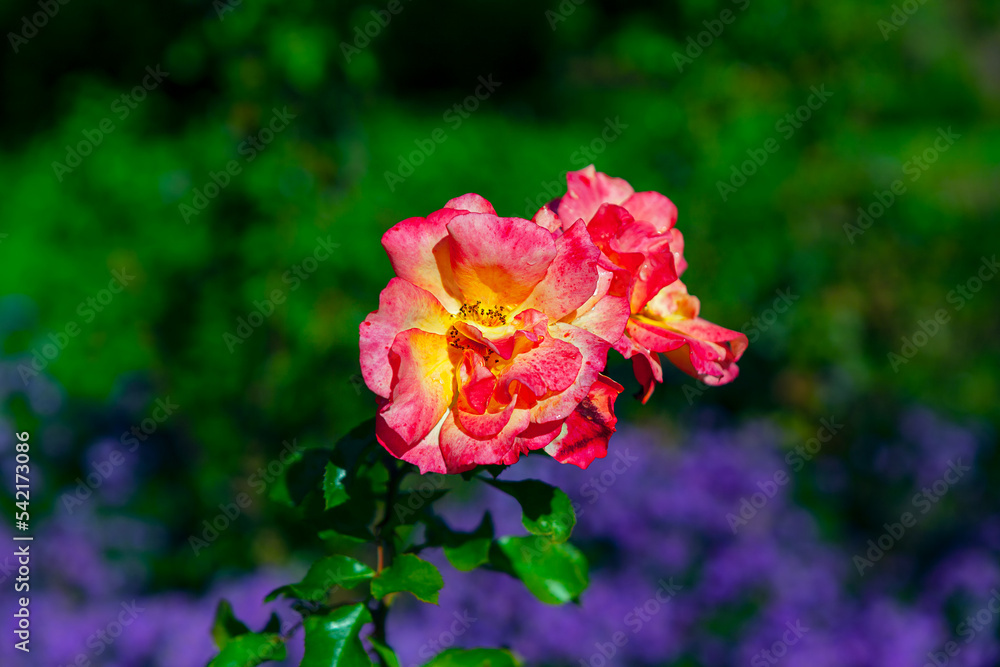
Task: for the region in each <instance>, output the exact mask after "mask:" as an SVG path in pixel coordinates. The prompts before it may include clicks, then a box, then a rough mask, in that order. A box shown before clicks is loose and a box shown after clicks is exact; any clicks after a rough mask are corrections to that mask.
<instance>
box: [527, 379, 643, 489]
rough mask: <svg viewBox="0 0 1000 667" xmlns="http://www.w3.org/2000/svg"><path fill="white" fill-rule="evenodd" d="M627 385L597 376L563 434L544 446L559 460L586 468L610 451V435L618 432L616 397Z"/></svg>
mask: <svg viewBox="0 0 1000 667" xmlns="http://www.w3.org/2000/svg"><path fill="white" fill-rule="evenodd" d="M623 389H624V387H622V386H621V385H620V384H618V383H617V382H615V381H614V380H612V379H611V378H609V377H606V376H604V375H600V376H598V379H597V381H596V382H594V384H593V386H591V388H590V391H589V392H588V393H587V396H586V398H584V399H583V401H581V402H580V405H579V406H578V407H577V408H576V410H574V411H573V414H571V415H570V416H569V417H567V419H566V426H565V427H564V429H563V435H561V436H560V437H559V438H557V439H555V440H554V441H552V443H551V444H549V445H547V446H546V447H545V451H546V452H547V453H548V454H549V455H550V456H552V458H554V459H555V460H557V461H559V462H560V463H572V464H573V465H575V466H579V467H580V468H584V469H586V468H587V466H589V465H590V464H591V463H592V462H593V461H594V459H601V458H604V457H605V456H607V455H608V439H609V438H610V437H611V434H612V433H614V432H615V425H616V424H617V423H618V418H617V417H615V412H614V406H615V399H616V398H617V397H618V394H620V393H621V392H622V390H623Z"/></svg>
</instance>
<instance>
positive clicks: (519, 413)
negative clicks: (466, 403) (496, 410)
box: [441, 408, 530, 473]
mask: <svg viewBox="0 0 1000 667" xmlns="http://www.w3.org/2000/svg"><path fill="white" fill-rule="evenodd" d="M529 419H530V417H529V415H528V411H527V410H520V409H516V408H515V409H513V410H511V413H510V419H509V421H508V422H507V424H506V426H504V428H503V430H502V431H500V432H499V433H497V434H495V435H492V436H488V437H486V438H476V437H474V436H473V435H471V434H470V433H468V432H467V431H465V430H463V429H462V427H461V426H460V425H459V423H458V422H457V421H456V419H455V416H454V414H452V413H449V414H448V416H447V417H446V418H445V420H444V424H443V425H442V427H441V453H442V455H443V456H444V462H445V466H446V468H447V470H448V472H449V473H456V472H464V471H466V470H471V469H472V468H475V467H476V466H477V465H491V464H496V463H501V464H504V465H510V464H512V463H516V462H517V459H518V458H519V457H520V455H521V453H522V452H521V450H520V449H518V447H517V446H516V442H515V440H516V437H517V436H518V435H519V434H520V433H521V432H522V431H524V429H525V428H527V426H528V424H529Z"/></svg>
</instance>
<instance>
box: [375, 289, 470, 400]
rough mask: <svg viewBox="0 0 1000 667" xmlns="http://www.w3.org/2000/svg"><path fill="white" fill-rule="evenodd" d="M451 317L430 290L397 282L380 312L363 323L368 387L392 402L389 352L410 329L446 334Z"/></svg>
mask: <svg viewBox="0 0 1000 667" xmlns="http://www.w3.org/2000/svg"><path fill="white" fill-rule="evenodd" d="M450 320H451V316H450V315H449V314H448V311H446V310H445V309H444V307H443V306H441V304H440V303H438V300H437V299H435V298H434V296H433V295H432V294H431V293H430V292H427V291H426V290H423V289H421V288H420V287H417V286H416V285H413V284H412V283H409V282H407V281H406V280H403V279H402V278H393V279H392V280H390V281H389V284H388V285H387V286H386V288H385V289H384V290H382V293H381V294H380V295H379V304H378V310H377V311H375V312H374V313H371V314H370V315H368V317H366V318H365V321H364V322H362V323H361V326H360V329H361V342H360V347H361V374H362V376H363V377H364V379H365V384H367V385H368V388H369V389H371V390H372V391H373V392H375V393H376V394H378V395H379V396H381V397H382V398H389V391H390V383H391V381H392V368H391V367H390V364H389V348H390V347H392V343H393V341H394V340H395V339H396V335H397V334H398V333H399V332H401V331H405V330H406V329H421V330H423V331H427V332H430V333H436V334H443V333H445V332H446V331H447V330H448V327H449V326H450V324H449V323H450Z"/></svg>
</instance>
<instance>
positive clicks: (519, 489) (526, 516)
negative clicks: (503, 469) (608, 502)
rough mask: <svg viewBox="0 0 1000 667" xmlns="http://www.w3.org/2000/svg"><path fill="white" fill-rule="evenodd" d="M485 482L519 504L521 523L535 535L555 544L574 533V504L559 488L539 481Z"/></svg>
mask: <svg viewBox="0 0 1000 667" xmlns="http://www.w3.org/2000/svg"><path fill="white" fill-rule="evenodd" d="M485 481H486V483H487V484H489V485H491V486H493V487H496V488H497V489H500V490H501V491H503V492H504V493H506V494H508V495H511V496H513V497H514V499H515V500H517V502H518V503H520V505H521V512H522V517H521V523H523V524H524V527H525V528H527V529H528V532H529V533H531V534H532V535H544V536H545V537H548V538H549V539H551V540H552V541H554V542H565V541H566V540H568V539H569V536H570V535H571V534H572V533H573V526H575V525H576V512H574V511H573V503H572V501H571V500H570V499H569V496H567V495H566V494H565V493H563V492H562V491H560V490H559V489H557V488H556V487H554V486H551V485H549V484H546V483H545V482H540V481H538V480H537V479H528V480H525V481H523V482H501V481H497V480H485Z"/></svg>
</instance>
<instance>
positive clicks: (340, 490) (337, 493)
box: [323, 462, 350, 509]
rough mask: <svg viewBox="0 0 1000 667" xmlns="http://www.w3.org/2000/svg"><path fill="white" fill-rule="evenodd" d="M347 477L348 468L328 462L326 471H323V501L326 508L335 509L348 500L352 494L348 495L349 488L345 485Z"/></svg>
mask: <svg viewBox="0 0 1000 667" xmlns="http://www.w3.org/2000/svg"><path fill="white" fill-rule="evenodd" d="M346 479H347V471H346V470H344V469H343V468H341V467H339V466H335V465H334V464H333V463H331V462H327V464H326V471H325V472H324V473H323V501H324V503H325V505H326V509H333V508H334V507H336V506H337V505H342V504H343V503H345V502H347V499H348V498H349V497H350V496H348V495H347V488H346V487H345V485H344V481H345V480H346Z"/></svg>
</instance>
